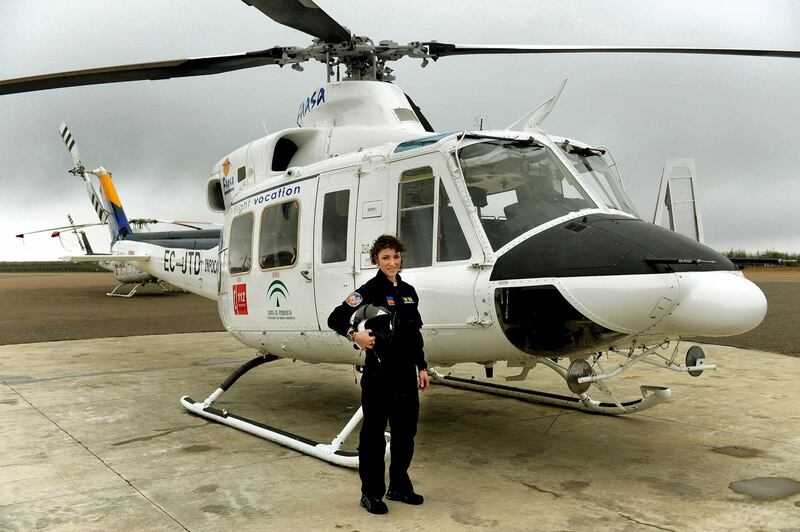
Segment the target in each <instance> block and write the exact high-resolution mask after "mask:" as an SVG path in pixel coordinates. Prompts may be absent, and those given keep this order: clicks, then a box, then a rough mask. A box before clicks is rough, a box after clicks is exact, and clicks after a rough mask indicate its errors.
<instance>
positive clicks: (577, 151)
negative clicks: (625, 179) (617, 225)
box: [560, 143, 639, 218]
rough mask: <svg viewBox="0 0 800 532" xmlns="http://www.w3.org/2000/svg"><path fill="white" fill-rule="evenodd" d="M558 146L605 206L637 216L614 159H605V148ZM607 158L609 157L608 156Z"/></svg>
mask: <svg viewBox="0 0 800 532" xmlns="http://www.w3.org/2000/svg"><path fill="white" fill-rule="evenodd" d="M560 146H561V149H562V150H563V152H564V154H565V155H566V156H567V159H569V161H570V162H571V163H572V166H574V167H575V169H576V170H577V171H578V172H579V173H580V174H581V177H582V178H583V182H584V183H586V186H588V187H589V188H591V189H592V190H593V191H594V192H595V193H596V194H597V195H598V196H599V197H600V199H601V200H602V201H603V203H604V204H605V205H606V207H608V208H610V209H617V210H618V211H624V212H627V213H629V214H632V215H634V216H636V217H637V218H639V213H638V212H636V207H634V206H633V201H631V198H630V197H629V196H628V193H627V192H625V188H624V187H623V185H622V177H620V175H619V172H617V167H616V165H614V161H613V160H611V161H606V157H607V155H606V150H602V149H598V148H580V147H578V146H570V145H569V144H566V143H565V144H561V145H560ZM608 158H609V159H610V157H608ZM609 162H610V163H611V164H609Z"/></svg>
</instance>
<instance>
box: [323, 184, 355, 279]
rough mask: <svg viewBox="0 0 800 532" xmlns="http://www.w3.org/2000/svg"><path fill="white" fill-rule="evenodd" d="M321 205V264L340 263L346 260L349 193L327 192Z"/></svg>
mask: <svg viewBox="0 0 800 532" xmlns="http://www.w3.org/2000/svg"><path fill="white" fill-rule="evenodd" d="M322 205H323V206H322V263H323V264H328V263H330V262H342V261H343V260H345V259H347V228H348V225H349V224H348V219H347V217H348V214H349V212H350V191H349V190H337V191H336V192H329V193H327V194H325V198H324V200H323V204H322Z"/></svg>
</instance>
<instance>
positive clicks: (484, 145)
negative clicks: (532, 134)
mask: <svg viewBox="0 0 800 532" xmlns="http://www.w3.org/2000/svg"><path fill="white" fill-rule="evenodd" d="M458 158H459V162H460V164H461V170H462V172H463V175H464V181H465V183H466V185H467V190H468V191H469V193H470V197H471V199H472V202H473V204H474V205H475V207H476V208H477V210H478V214H479V217H480V220H481V224H482V225H483V229H484V231H485V232H486V236H487V237H488V239H489V242H490V243H491V245H492V248H493V249H494V250H498V249H500V248H501V247H503V246H504V245H506V244H508V243H509V242H510V241H512V240H513V239H515V238H516V237H518V236H520V235H522V234H523V233H525V232H527V231H528V230H530V229H532V228H534V227H537V226H539V225H542V224H544V223H547V222H549V221H551V220H554V219H556V218H560V217H562V216H564V215H567V214H569V213H572V212H579V211H582V210H585V209H597V208H598V207H597V204H596V203H595V202H594V200H592V198H591V197H590V196H589V194H587V192H586V190H585V189H584V187H583V186H582V185H581V184H580V183H579V182H578V180H577V179H575V177H574V176H573V175H572V174H571V173H570V172H569V170H568V169H567V168H566V167H565V166H564V164H563V163H562V162H561V160H559V158H558V157H557V156H556V155H555V154H554V153H553V152H552V150H550V149H549V148H547V147H546V146H544V145H543V144H541V143H539V142H537V141H535V140H533V139H525V140H512V139H509V140H503V139H486V140H483V141H481V142H477V143H474V144H470V145H467V146H465V147H463V148H461V149H459V150H458ZM614 208H616V207H614Z"/></svg>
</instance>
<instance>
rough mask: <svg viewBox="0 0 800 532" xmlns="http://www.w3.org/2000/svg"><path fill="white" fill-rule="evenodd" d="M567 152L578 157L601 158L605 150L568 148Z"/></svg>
mask: <svg viewBox="0 0 800 532" xmlns="http://www.w3.org/2000/svg"><path fill="white" fill-rule="evenodd" d="M569 152H570V153H572V154H575V155H577V156H578V157H598V156H599V157H602V156H603V155H605V154H606V150H603V149H601V148H579V147H578V146H570V149H569Z"/></svg>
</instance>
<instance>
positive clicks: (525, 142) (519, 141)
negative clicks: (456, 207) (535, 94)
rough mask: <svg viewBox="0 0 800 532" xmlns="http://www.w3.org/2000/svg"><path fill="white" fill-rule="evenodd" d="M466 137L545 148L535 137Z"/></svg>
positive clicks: (468, 136)
mask: <svg viewBox="0 0 800 532" xmlns="http://www.w3.org/2000/svg"><path fill="white" fill-rule="evenodd" d="M464 137H466V138H468V139H491V140H501V141H503V142H504V143H505V145H506V146H511V147H513V148H525V147H528V146H532V147H535V148H544V144H541V143H540V142H538V141H537V140H535V139H534V138H533V137H528V138H527V139H510V138H508V137H495V136H493V135H483V134H478V133H466V134H465V135H464ZM604 153H605V152H604Z"/></svg>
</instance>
